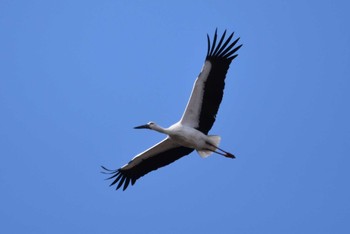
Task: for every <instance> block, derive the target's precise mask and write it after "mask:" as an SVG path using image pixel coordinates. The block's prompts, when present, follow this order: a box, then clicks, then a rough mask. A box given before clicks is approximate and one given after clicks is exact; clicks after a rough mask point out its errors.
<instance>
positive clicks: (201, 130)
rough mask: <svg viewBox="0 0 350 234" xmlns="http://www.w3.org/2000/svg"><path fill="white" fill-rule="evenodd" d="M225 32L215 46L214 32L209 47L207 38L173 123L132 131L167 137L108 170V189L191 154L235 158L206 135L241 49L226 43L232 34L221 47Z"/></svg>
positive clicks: (126, 183) (152, 125)
mask: <svg viewBox="0 0 350 234" xmlns="http://www.w3.org/2000/svg"><path fill="white" fill-rule="evenodd" d="M225 35H226V31H225V32H224V33H223V35H222V37H221V39H220V41H219V43H218V45H216V40H217V32H216V31H215V35H214V41H213V44H212V46H210V39H209V36H208V37H207V38H208V52H207V56H206V60H205V62H204V65H203V67H202V70H201V72H200V74H199V76H198V77H197V79H196V81H195V83H194V85H193V89H192V92H191V96H190V99H189V101H188V103H187V105H186V108H185V111H184V113H183V115H182V117H181V119H180V121H178V122H177V123H175V124H173V125H171V126H170V127H169V128H163V127H161V126H159V125H157V124H155V123H154V122H149V123H147V124H145V125H141V126H138V127H135V128H136V129H141V128H147V129H151V130H154V131H157V132H160V133H163V134H166V135H167V137H166V138H165V139H164V140H162V141H161V142H159V143H158V144H156V145H154V146H152V147H151V148H149V149H147V150H145V151H144V152H142V153H140V154H138V155H136V156H135V157H134V158H133V159H132V160H131V161H130V162H129V163H127V164H126V165H124V166H122V167H121V168H119V169H117V170H108V169H106V168H104V167H103V168H104V169H105V170H107V171H108V173H110V174H112V176H111V177H109V178H108V179H112V178H114V181H113V182H112V184H111V185H114V184H116V183H117V182H119V183H118V186H117V189H119V188H120V187H121V186H122V185H123V184H124V187H123V190H125V189H126V188H127V187H128V185H129V183H130V182H131V184H132V185H134V183H135V182H136V180H137V179H139V178H140V177H142V176H144V175H145V174H147V173H149V172H151V171H153V170H157V169H158V168H160V167H164V166H166V165H168V164H170V163H172V162H174V161H176V160H178V159H180V158H181V157H183V156H185V155H188V154H189V153H191V152H192V151H193V150H197V152H198V154H199V155H200V156H201V157H203V158H205V157H208V156H209V155H210V154H212V153H217V154H220V155H223V156H225V157H228V158H235V156H234V155H233V154H231V153H229V152H227V151H224V150H222V149H220V148H219V143H220V140H221V138H220V136H216V135H207V134H208V132H209V130H210V129H211V127H212V126H213V124H214V122H215V118H216V113H217V112H218V109H219V105H220V103H221V100H222V97H223V90H224V86H225V77H226V73H227V70H228V68H229V66H230V63H231V61H232V60H233V59H234V58H236V57H237V54H234V53H235V52H236V51H237V50H238V49H239V48H240V47H241V46H242V45H240V46H237V47H235V48H234V46H235V44H236V43H237V42H238V40H239V38H238V39H236V40H235V41H234V42H232V43H231V44H229V43H230V40H231V38H232V37H233V33H232V34H231V35H230V36H229V37H228V39H227V40H226V41H225V42H224V43H223V41H224V38H225Z"/></svg>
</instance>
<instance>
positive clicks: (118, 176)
mask: <svg viewBox="0 0 350 234" xmlns="http://www.w3.org/2000/svg"><path fill="white" fill-rule="evenodd" d="M101 168H102V169H103V170H104V171H102V172H101V173H103V174H108V175H110V177H108V178H106V180H110V179H114V178H115V179H114V180H113V181H112V183H111V184H110V185H109V186H113V185H115V184H117V183H118V182H119V183H118V185H117V187H116V190H118V189H119V188H121V187H122V186H123V185H124V186H123V191H125V190H126V189H127V188H128V186H129V183H130V182H131V185H134V184H135V182H136V179H135V178H130V177H128V176H127V175H126V174H125V172H123V170H121V169H117V170H110V169H108V168H106V167H104V166H101Z"/></svg>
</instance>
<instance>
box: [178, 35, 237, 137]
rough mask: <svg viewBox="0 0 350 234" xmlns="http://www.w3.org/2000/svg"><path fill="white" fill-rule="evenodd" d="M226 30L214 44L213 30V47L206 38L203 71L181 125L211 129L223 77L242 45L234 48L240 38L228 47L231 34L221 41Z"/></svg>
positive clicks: (221, 90)
mask: <svg viewBox="0 0 350 234" xmlns="http://www.w3.org/2000/svg"><path fill="white" fill-rule="evenodd" d="M225 35H226V31H225V32H224V33H223V35H222V36H221V39H220V41H219V43H218V44H217V45H216V42H217V31H215V35H214V40H213V44H212V45H210V39H209V36H208V35H207V38H208V52H207V56H206V59H205V62H204V65H203V68H202V70H201V72H200V74H199V76H198V77H197V79H196V81H195V83H194V86H193V89H192V93H191V97H190V99H189V101H188V103H187V106H186V109H185V112H184V114H183V116H182V118H181V120H180V122H181V123H182V124H184V125H187V126H191V127H193V128H196V129H198V130H199V131H201V132H203V133H205V134H207V133H208V132H209V130H210V129H211V127H212V126H213V124H214V122H215V118H216V114H217V112H218V110H219V106H220V103H221V100H222V96H223V93H224V87H225V77H226V73H227V71H228V69H229V66H230V64H231V62H232V60H233V59H234V58H236V57H237V56H238V54H235V53H236V52H237V50H238V49H239V48H241V46H242V45H239V46H237V47H234V46H235V45H236V44H237V42H238V40H239V38H238V39H236V40H235V41H233V42H232V43H231V44H230V41H231V39H232V37H233V33H232V34H231V35H230V36H229V37H228V38H227V39H226V41H225V42H224V39H225Z"/></svg>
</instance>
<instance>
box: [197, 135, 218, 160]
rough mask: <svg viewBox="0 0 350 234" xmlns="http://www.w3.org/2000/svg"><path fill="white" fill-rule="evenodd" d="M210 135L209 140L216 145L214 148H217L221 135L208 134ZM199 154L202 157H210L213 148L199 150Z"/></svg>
mask: <svg viewBox="0 0 350 234" xmlns="http://www.w3.org/2000/svg"><path fill="white" fill-rule="evenodd" d="M208 137H209V140H210V143H211V144H212V145H213V146H215V148H213V149H212V150H216V147H219V144H220V141H221V137H220V136H214V135H211V136H208ZM197 152H198V154H199V156H201V157H202V158H207V157H209V156H210V155H211V154H212V153H213V151H211V150H197Z"/></svg>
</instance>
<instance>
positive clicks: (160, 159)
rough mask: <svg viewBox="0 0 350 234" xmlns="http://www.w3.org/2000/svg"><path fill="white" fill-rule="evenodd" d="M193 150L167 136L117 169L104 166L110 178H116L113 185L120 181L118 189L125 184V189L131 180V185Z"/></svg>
mask: <svg viewBox="0 0 350 234" xmlns="http://www.w3.org/2000/svg"><path fill="white" fill-rule="evenodd" d="M192 151H193V149H191V148H187V147H182V146H179V145H177V144H176V143H174V142H173V141H172V140H170V139H169V138H165V139H164V140H163V141H161V142H159V143H158V144H156V145H155V146H153V147H151V148H149V149H148V150H146V151H144V152H142V153H140V154H138V155H137V156H135V157H134V158H133V159H132V160H131V161H130V162H129V163H128V164H126V165H124V166H123V167H121V168H119V169H117V170H109V169H107V168H105V167H102V168H103V169H104V170H106V171H107V172H106V173H108V174H111V176H110V177H109V178H108V179H114V180H113V182H112V183H111V186H112V185H114V184H116V183H117V182H119V183H118V186H117V188H116V189H119V188H120V187H121V186H122V185H123V184H124V186H123V190H125V189H126V188H127V187H128V186H129V184H130V182H131V185H134V184H135V182H136V180H137V179H139V178H140V177H142V176H144V175H146V174H147V173H149V172H151V171H154V170H157V169H158V168H160V167H164V166H166V165H168V164H170V163H172V162H174V161H176V160H178V159H180V158H182V157H183V156H185V155H188V154H189V153H191V152H192Z"/></svg>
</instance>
